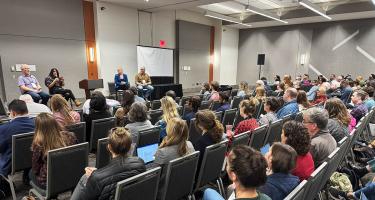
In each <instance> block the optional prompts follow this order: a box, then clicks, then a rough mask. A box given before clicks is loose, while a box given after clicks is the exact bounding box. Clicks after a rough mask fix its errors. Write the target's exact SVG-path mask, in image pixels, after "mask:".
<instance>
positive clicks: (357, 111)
mask: <svg viewBox="0 0 375 200" xmlns="http://www.w3.org/2000/svg"><path fill="white" fill-rule="evenodd" d="M366 95H367V94H366V92H364V91H363V90H356V91H354V92H353V95H352V98H351V99H352V102H353V104H354V108H353V109H352V111H351V112H350V114H351V115H352V116H353V117H354V118H355V120H356V121H357V123H358V122H359V121H360V120H361V118H362V117H364V116H365V115H366V113H367V111H368V110H367V107H366V105H365V104H364V100H365V99H366Z"/></svg>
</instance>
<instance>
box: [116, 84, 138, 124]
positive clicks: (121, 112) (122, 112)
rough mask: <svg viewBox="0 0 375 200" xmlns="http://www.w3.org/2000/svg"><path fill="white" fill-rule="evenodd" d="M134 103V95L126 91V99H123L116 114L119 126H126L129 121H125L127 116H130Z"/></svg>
mask: <svg viewBox="0 0 375 200" xmlns="http://www.w3.org/2000/svg"><path fill="white" fill-rule="evenodd" d="M133 103H134V94H133V92H132V91H130V90H125V91H124V98H123V99H122V104H121V108H118V109H117V110H116V113H115V117H116V119H117V126H125V125H126V124H127V123H128V121H125V116H126V115H127V114H128V112H129V110H130V107H131V105H132V104H133Z"/></svg>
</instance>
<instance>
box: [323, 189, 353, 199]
mask: <svg viewBox="0 0 375 200" xmlns="http://www.w3.org/2000/svg"><path fill="white" fill-rule="evenodd" d="M328 191H329V193H330V194H331V195H332V196H333V197H334V198H337V199H341V198H340V197H342V198H345V199H349V198H348V196H347V195H346V193H345V192H343V191H340V190H338V189H336V188H334V187H329V188H328Z"/></svg>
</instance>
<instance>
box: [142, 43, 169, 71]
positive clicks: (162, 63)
mask: <svg viewBox="0 0 375 200" xmlns="http://www.w3.org/2000/svg"><path fill="white" fill-rule="evenodd" d="M137 64H138V69H139V68H140V67H141V66H144V67H145V68H146V73H148V74H149V75H150V76H170V77H173V49H163V48H155V47H145V46H137Z"/></svg>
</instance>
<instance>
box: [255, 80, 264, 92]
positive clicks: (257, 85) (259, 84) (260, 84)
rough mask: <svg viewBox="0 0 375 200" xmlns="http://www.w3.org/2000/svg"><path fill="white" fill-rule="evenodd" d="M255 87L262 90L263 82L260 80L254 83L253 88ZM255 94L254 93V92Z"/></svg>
mask: <svg viewBox="0 0 375 200" xmlns="http://www.w3.org/2000/svg"><path fill="white" fill-rule="evenodd" d="M257 87H262V88H264V82H263V81H262V80H257V81H256V82H255V88H257ZM254 92H255V91H254Z"/></svg>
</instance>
